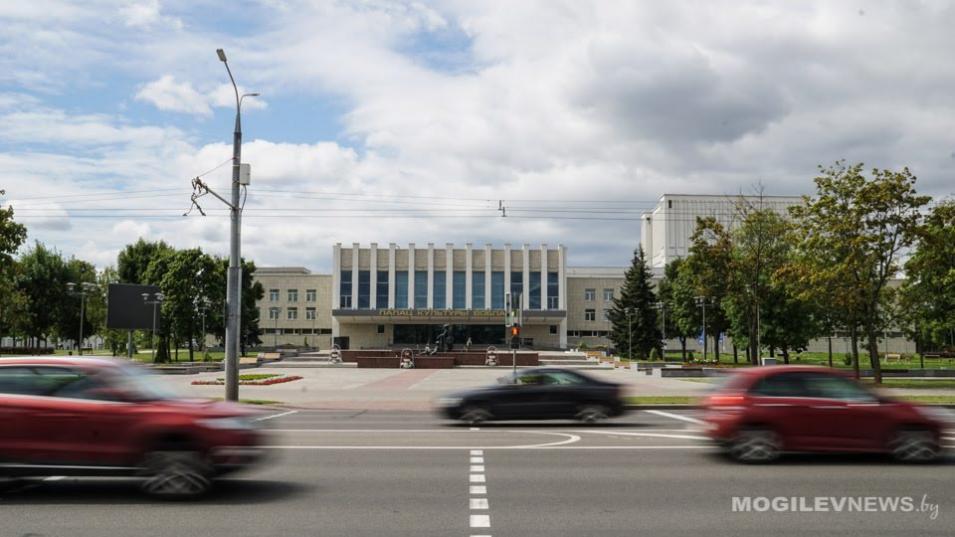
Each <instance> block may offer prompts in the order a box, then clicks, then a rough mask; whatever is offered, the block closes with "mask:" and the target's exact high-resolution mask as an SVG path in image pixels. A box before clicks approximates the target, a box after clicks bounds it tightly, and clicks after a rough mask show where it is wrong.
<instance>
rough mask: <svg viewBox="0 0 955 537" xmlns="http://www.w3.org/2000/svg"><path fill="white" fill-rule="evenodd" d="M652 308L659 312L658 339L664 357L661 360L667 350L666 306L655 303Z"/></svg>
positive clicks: (662, 303) (661, 303)
mask: <svg viewBox="0 0 955 537" xmlns="http://www.w3.org/2000/svg"><path fill="white" fill-rule="evenodd" d="M653 306H654V307H655V308H656V309H658V310H660V315H661V317H662V318H661V321H660V339H661V344H662V349H663V355H664V356H663V358H665V357H666V350H667V305H666V303H664V302H657V303H655V304H654V305H653Z"/></svg>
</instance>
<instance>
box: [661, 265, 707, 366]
mask: <svg viewBox="0 0 955 537" xmlns="http://www.w3.org/2000/svg"><path fill="white" fill-rule="evenodd" d="M682 266H683V259H682V258H677V259H674V260H673V261H670V262H669V263H667V266H666V267H665V268H664V269H663V279H662V280H660V285H659V287H658V289H659V291H658V293H657V294H658V296H659V299H660V302H662V303H663V307H664V309H665V310H666V329H665V337H666V338H667V339H669V338H674V337H675V338H677V339H678V340H679V341H680V350H681V352H682V356H683V361H686V358H687V356H686V340H687V338H689V337H692V336H693V334H695V333H696V327H698V326H699V323H700V321H699V319H698V315H699V312H698V310H699V308H697V307H696V304H695V302H694V296H695V294H694V292H693V287H692V284H691V283H690V282H689V279H688V278H686V277H684V278H682V279H681V278H680V271H681V269H680V267H682ZM684 272H685V271H684Z"/></svg>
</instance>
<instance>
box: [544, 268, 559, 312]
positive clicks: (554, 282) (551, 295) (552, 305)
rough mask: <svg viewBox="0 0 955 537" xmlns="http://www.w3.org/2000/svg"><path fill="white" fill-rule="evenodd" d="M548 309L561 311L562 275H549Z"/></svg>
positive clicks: (550, 273) (553, 273) (557, 273)
mask: <svg viewBox="0 0 955 537" xmlns="http://www.w3.org/2000/svg"><path fill="white" fill-rule="evenodd" d="M547 309H549V310H556V309H560V273H559V272H548V273H547Z"/></svg>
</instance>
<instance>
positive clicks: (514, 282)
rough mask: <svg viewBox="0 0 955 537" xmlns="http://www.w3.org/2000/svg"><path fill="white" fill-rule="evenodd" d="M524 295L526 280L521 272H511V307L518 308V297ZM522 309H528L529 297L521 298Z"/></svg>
mask: <svg viewBox="0 0 955 537" xmlns="http://www.w3.org/2000/svg"><path fill="white" fill-rule="evenodd" d="M523 293H524V280H523V279H522V275H521V273H520V272H514V271H511V306H512V307H515V308H516V307H517V300H518V299H517V297H518V295H523ZM520 300H521V309H525V310H526V309H527V297H526V296H521V298H520Z"/></svg>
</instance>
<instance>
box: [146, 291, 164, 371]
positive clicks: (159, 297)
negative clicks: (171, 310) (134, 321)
mask: <svg viewBox="0 0 955 537" xmlns="http://www.w3.org/2000/svg"><path fill="white" fill-rule="evenodd" d="M142 296H143V302H144V303H145V304H147V305H151V306H152V307H153V330H152V332H150V333H149V348H150V349H152V351H153V363H155V362H156V346H155V345H153V339H154V338H155V337H156V310H157V309H158V307H159V305H160V304H162V301H163V300H164V299H165V298H166V296H165V295H163V294H162V293H155V294H154V295H153V299H152V300H150V299H149V293H143V295H142Z"/></svg>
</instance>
